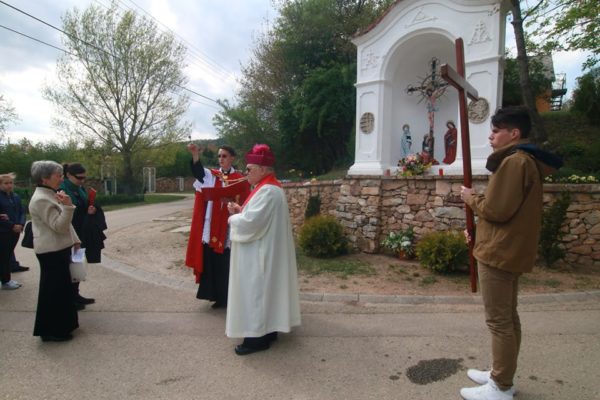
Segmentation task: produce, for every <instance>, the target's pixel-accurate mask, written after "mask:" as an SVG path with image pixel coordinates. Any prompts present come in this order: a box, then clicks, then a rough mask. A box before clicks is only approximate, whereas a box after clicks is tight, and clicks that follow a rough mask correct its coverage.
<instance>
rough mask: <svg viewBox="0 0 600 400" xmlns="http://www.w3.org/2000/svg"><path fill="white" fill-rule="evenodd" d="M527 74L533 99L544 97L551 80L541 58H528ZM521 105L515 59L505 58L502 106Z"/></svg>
mask: <svg viewBox="0 0 600 400" xmlns="http://www.w3.org/2000/svg"><path fill="white" fill-rule="evenodd" d="M529 72H530V77H529V79H530V81H531V88H532V91H533V95H534V97H535V98H538V97H540V96H544V95H546V94H547V91H548V90H549V89H550V88H551V84H552V79H551V78H550V77H549V74H548V72H547V71H546V69H545V67H544V64H543V63H542V61H541V57H531V58H529ZM519 104H523V91H522V89H521V79H520V77H519V65H518V62H517V59H516V58H512V57H509V56H506V57H505V65H504V81H503V89H502V105H503V106H511V105H519Z"/></svg>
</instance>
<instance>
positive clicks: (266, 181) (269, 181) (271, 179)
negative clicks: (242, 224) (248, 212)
mask: <svg viewBox="0 0 600 400" xmlns="http://www.w3.org/2000/svg"><path fill="white" fill-rule="evenodd" d="M264 185H274V186H277V187H281V182H279V181H278V180H277V178H275V175H273V174H269V175H267V176H265V177H264V178H262V179H261V181H260V182H258V184H257V185H256V186H255V187H254V189H252V192H250V196H248V198H247V199H246V201H244V203H243V204H242V208H244V206H245V205H246V203H248V202H249V201H250V199H251V198H252V196H254V194H255V193H256V192H258V190H259V189H260V188H261V187H263V186H264Z"/></svg>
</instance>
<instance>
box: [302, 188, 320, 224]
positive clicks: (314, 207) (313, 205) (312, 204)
mask: <svg viewBox="0 0 600 400" xmlns="http://www.w3.org/2000/svg"><path fill="white" fill-rule="evenodd" d="M320 212H321V196H319V195H318V194H317V195H315V196H310V197H309V198H308V202H307V204H306V211H305V212H304V218H305V219H308V218H310V217H314V216H316V215H319V213H320Z"/></svg>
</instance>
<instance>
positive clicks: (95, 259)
mask: <svg viewBox="0 0 600 400" xmlns="http://www.w3.org/2000/svg"><path fill="white" fill-rule="evenodd" d="M63 172H64V180H63V182H62V184H61V185H60V188H61V189H62V190H64V191H65V193H66V194H68V195H69V197H70V198H71V201H72V202H73V205H74V206H75V207H76V209H75V213H74V214H73V221H72V224H73V228H75V232H77V235H78V236H79V237H80V238H81V247H83V248H84V249H85V257H86V259H87V262H88V263H99V262H100V261H101V251H102V249H103V248H104V239H106V236H105V235H104V232H103V231H104V230H105V229H106V220H105V218H104V213H103V212H102V210H101V208H100V207H98V206H96V205H95V204H94V198H95V190H94V189H92V188H90V192H89V194H88V193H87V192H86V190H85V188H84V187H83V183H84V182H85V180H86V178H87V175H86V170H85V167H84V166H83V165H81V164H80V163H71V164H63ZM73 292H74V295H75V303H76V306H77V308H78V309H79V310H83V309H84V308H85V305H86V304H92V303H94V302H95V300H94V299H92V298H86V297H83V296H82V295H81V294H79V282H73Z"/></svg>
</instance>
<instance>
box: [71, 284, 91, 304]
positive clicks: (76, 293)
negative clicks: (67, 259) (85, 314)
mask: <svg viewBox="0 0 600 400" xmlns="http://www.w3.org/2000/svg"><path fill="white" fill-rule="evenodd" d="M71 287H72V288H73V301H74V302H75V304H76V305H77V309H78V310H83V309H84V308H85V305H86V304H93V303H95V302H96V300H95V299H92V298H87V297H83V296H82V295H81V294H80V293H79V282H73V283H72V284H71Z"/></svg>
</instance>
